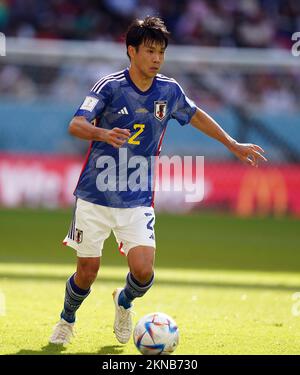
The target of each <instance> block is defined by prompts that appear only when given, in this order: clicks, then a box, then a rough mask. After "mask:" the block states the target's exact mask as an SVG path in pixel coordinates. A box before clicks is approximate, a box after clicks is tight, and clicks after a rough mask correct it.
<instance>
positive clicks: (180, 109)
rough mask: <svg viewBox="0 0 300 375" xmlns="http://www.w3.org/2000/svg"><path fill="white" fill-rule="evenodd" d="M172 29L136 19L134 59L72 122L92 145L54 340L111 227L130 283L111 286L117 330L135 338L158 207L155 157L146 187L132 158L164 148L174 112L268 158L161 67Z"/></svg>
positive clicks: (130, 46) (68, 329)
mask: <svg viewBox="0 0 300 375" xmlns="http://www.w3.org/2000/svg"><path fill="white" fill-rule="evenodd" d="M168 34H169V33H168V31H167V29H166V27H165V25H164V23H163V21H162V20H161V19H160V18H156V17H146V18H145V19H144V20H136V21H134V22H133V23H132V24H131V26H130V27H129V29H128V31H127V34H126V46H127V55H128V57H129V60H130V67H129V68H127V69H125V70H122V71H120V72H117V73H114V74H110V75H108V76H106V77H103V78H102V79H100V80H99V81H98V82H96V83H95V85H94V86H93V87H92V89H91V91H90V93H89V94H88V96H87V97H86V98H85V99H84V101H83V103H82V104H81V106H80V108H79V109H78V111H77V112H76V114H75V116H74V118H73V119H72V121H71V122H70V125H69V132H70V133H71V134H72V135H73V136H75V137H79V138H81V139H85V140H89V141H91V145H90V148H89V151H88V155H87V158H86V161H85V164H84V166H83V169H82V172H81V175H80V177H79V181H78V184H77V186H76V189H75V192H74V195H75V196H76V204H75V210H74V216H73V220H72V223H71V226H70V229H69V233H68V234H67V236H66V238H65V240H64V244H65V245H68V246H70V247H72V248H74V249H75V250H76V252H77V269H76V272H75V273H74V274H73V275H72V276H70V278H69V279H68V280H67V283H66V290H65V300H64V306H63V310H62V312H61V315H60V320H59V322H58V323H57V324H56V326H55V327H54V331H53V334H52V336H51V338H50V342H51V343H55V344H66V343H68V342H69V341H70V339H71V337H72V335H73V326H74V322H75V314H76V311H77V309H78V308H79V307H80V305H81V304H82V302H83V301H84V300H85V298H86V297H87V296H88V295H89V294H90V291H91V285H92V284H93V282H94V280H95V279H96V276H97V273H98V270H99V266H100V258H101V253H102V248H103V244H104V241H105V239H106V238H108V236H109V235H110V233H111V231H112V230H113V232H114V234H115V237H116V239H117V242H118V243H119V248H120V250H121V251H123V253H124V254H125V255H126V257H127V262H128V267H129V272H128V274H127V277H126V282H125V286H124V287H123V288H117V289H116V290H115V291H114V292H113V301H114V305H115V321H114V333H115V335H116V338H117V340H118V341H119V342H121V343H123V344H124V343H127V342H128V340H129V339H130V336H131V332H132V316H131V315H132V305H133V304H132V302H133V300H134V299H135V298H137V297H142V296H144V294H145V293H146V292H147V291H148V290H149V289H150V288H151V287H152V285H153V282H154V271H153V267H154V257H155V235H154V223H155V215H154V209H153V184H152V179H153V176H152V174H153V173H152V168H151V167H150V164H151V163H149V164H148V165H145V164H144V165H143V166H140V168H141V169H142V170H143V173H141V175H140V178H142V177H143V176H144V177H145V178H146V177H149V179H148V180H147V184H146V188H142V187H141V181H139V180H138V178H133V176H132V175H131V174H130V171H132V168H130V167H129V165H130V164H128V163H129V162H131V163H132V164H131V165H133V164H134V160H135V158H138V157H139V156H142V157H144V160H146V161H148V160H150V158H151V157H153V156H157V155H158V154H159V152H160V148H161V144H162V139H163V136H164V133H165V130H166V126H167V123H168V121H169V119H171V118H173V119H176V120H177V121H178V122H179V123H180V124H181V125H185V124H189V123H190V124H192V126H194V127H195V128H197V129H199V130H200V131H202V132H204V133H205V134H207V135H208V136H210V137H213V138H215V139H216V140H218V141H220V142H221V143H223V144H224V145H225V146H226V147H227V148H228V149H229V150H230V151H231V152H232V153H233V154H235V155H236V156H237V157H238V158H239V159H241V160H242V161H245V162H247V163H249V164H250V165H252V166H257V165H258V161H259V160H266V159H265V158H264V156H263V155H262V153H263V152H264V151H263V150H262V149H261V148H260V147H259V146H257V145H254V144H241V143H238V142H237V141H235V140H234V139H233V138H231V137H230V136H229V135H228V134H227V133H226V132H225V131H224V130H223V129H222V128H221V127H220V126H219V125H218V124H217V123H216V122H215V121H214V120H213V119H212V118H211V117H210V116H208V115H207V114H206V113H205V112H204V111H202V110H201V109H199V108H198V107H197V106H196V105H195V104H194V103H193V102H192V101H191V100H190V99H189V98H188V97H187V96H186V95H185V93H184V91H183V90H182V88H181V87H180V86H179V84H178V83H177V82H176V81H175V80H174V79H173V78H168V77H166V76H164V75H161V74H159V71H160V68H161V67H162V64H163V62H164V55H165V50H166V48H167V46H168ZM127 166H128V167H127ZM143 168H144V169H143ZM116 172H117V173H116ZM132 174H134V173H132ZM133 181H135V183H133Z"/></svg>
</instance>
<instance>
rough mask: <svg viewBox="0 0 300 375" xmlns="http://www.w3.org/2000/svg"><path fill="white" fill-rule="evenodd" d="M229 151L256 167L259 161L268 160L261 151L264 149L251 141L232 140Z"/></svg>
mask: <svg viewBox="0 0 300 375" xmlns="http://www.w3.org/2000/svg"><path fill="white" fill-rule="evenodd" d="M229 149H230V151H231V152H232V153H233V154H234V155H235V156H236V157H237V158H239V159H240V160H241V161H243V162H245V163H247V164H250V165H252V167H258V162H259V161H262V160H263V161H268V160H267V159H266V158H265V157H264V156H263V155H262V153H264V152H265V151H264V150H263V149H262V148H261V147H260V146H258V145H254V144H252V143H238V142H234V143H232V144H231V145H230V147H229Z"/></svg>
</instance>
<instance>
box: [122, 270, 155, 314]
mask: <svg viewBox="0 0 300 375" xmlns="http://www.w3.org/2000/svg"><path fill="white" fill-rule="evenodd" d="M153 282H154V274H153V275H152V277H151V279H150V280H149V281H148V282H147V283H146V284H141V283H140V282H139V281H138V280H136V279H135V278H134V276H133V274H132V273H131V272H129V273H128V274H127V278H126V285H125V287H124V289H123V290H122V292H121V293H120V295H119V299H118V303H119V305H120V306H123V307H124V308H125V309H128V308H129V307H131V305H132V304H131V302H132V301H133V300H134V299H135V298H137V297H143V295H144V294H145V293H146V292H147V291H148V290H149V289H150V288H151V286H152V285H153Z"/></svg>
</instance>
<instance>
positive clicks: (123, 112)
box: [118, 107, 128, 115]
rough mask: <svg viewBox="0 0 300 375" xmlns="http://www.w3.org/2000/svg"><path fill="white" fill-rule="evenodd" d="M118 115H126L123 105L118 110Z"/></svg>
mask: <svg viewBox="0 0 300 375" xmlns="http://www.w3.org/2000/svg"><path fill="white" fill-rule="evenodd" d="M118 114H119V115H128V111H127V108H126V107H123V108H122V109H121V110H120V111H119V112H118Z"/></svg>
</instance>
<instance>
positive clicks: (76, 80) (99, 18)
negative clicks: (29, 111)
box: [0, 0, 300, 112]
mask: <svg viewBox="0 0 300 375" xmlns="http://www.w3.org/2000/svg"><path fill="white" fill-rule="evenodd" d="M148 14H149V15H158V16H161V17H162V18H163V19H164V20H165V22H166V24H167V27H168V29H169V30H170V31H171V35H172V37H171V43H174V44H179V45H180V44H185V45H197V46H230V47H234V46H237V47H256V48H285V49H289V48H291V44H292V41H291V35H292V33H293V32H295V31H297V30H298V31H300V1H299V0H239V1H237V0H169V1H162V0H89V1H87V0H72V1H71V0H48V1H42V0H0V31H1V32H4V33H5V34H6V35H7V36H15V37H27V38H52V39H77V40H113V41H122V39H123V37H124V32H125V31H126V28H127V27H128V25H129V23H130V22H131V20H132V19H133V18H134V17H138V18H139V17H141V18H142V17H144V16H145V15H148ZM122 68H123V67H122V66H113V64H107V63H106V65H105V64H102V63H101V66H100V65H97V66H95V65H91V66H88V65H87V66H85V70H84V71H82V65H80V64H74V65H73V66H72V67H70V66H69V65H66V66H58V67H53V68H49V67H42V66H38V65H36V66H12V65H0V95H2V96H5V95H6V96H12V97H18V98H20V99H22V100H23V99H27V100H28V99H29V100H30V99H35V98H37V97H39V98H40V97H41V96H42V97H43V96H44V97H50V98H51V97H54V98H55V99H58V100H60V99H64V100H69V101H72V102H74V101H76V100H80V99H81V98H82V96H83V95H84V93H85V90H88V89H89V87H91V84H92V83H93V82H95V80H97V79H98V78H99V77H101V76H103V75H106V74H109V73H111V72H113V71H117V70H120V69H122ZM170 68H171V67H170V66H168V64H166V69H165V70H164V71H163V73H164V74H166V75H171V76H173V72H172V70H171V69H170ZM168 69H169V70H168ZM174 77H175V78H176V79H177V80H178V81H179V82H180V83H181V84H182V85H183V87H184V88H185V89H186V91H187V93H188V94H189V95H190V96H191V98H193V99H194V100H195V101H196V102H197V103H199V104H202V105H203V106H205V107H209V108H212V109H218V108H220V107H223V106H224V104H225V105H227V104H236V105H239V104H244V105H247V106H248V107H250V109H253V110H254V111H256V110H266V111H268V110H270V111H273V112H274V111H297V110H299V108H300V75H299V70H298V72H297V71H295V70H290V71H288V70H286V71H284V72H283V71H281V72H279V71H274V70H273V71H272V70H270V69H267V70H265V71H262V72H241V71H240V72H239V71H237V70H234V69H232V70H231V71H230V70H226V71H222V70H220V71H218V70H213V71H211V69H210V68H209V67H207V68H206V69H205V68H203V69H202V70H201V69H200V70H199V71H197V72H195V74H194V75H193V74H192V73H189V74H186V73H185V72H182V74H180V73H179V74H178V72H176V74H175V75H174Z"/></svg>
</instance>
